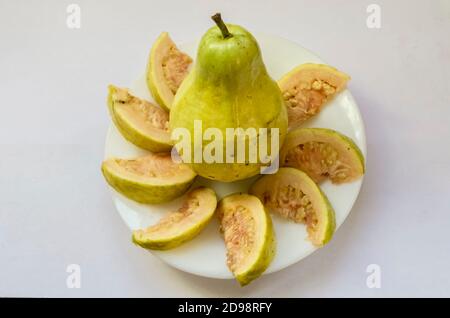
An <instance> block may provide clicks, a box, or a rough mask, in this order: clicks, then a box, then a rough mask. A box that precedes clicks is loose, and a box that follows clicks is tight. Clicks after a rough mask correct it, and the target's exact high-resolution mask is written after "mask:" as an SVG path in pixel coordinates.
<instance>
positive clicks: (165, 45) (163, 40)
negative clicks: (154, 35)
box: [147, 32, 192, 110]
mask: <svg viewBox="0 0 450 318" xmlns="http://www.w3.org/2000/svg"><path fill="white" fill-rule="evenodd" d="M191 63H192V58H191V57H189V55H187V54H185V53H183V52H181V51H180V50H179V49H178V48H177V46H176V45H175V43H174V42H173V41H172V39H171V38H170V37H169V34H168V33H167V32H163V33H161V35H160V36H159V37H158V39H156V41H155V43H154V44H153V47H152V49H151V52H150V57H149V61H148V65H147V86H148V88H149V90H150V92H151V93H152V95H153V97H154V98H155V100H156V102H157V103H158V104H159V105H160V106H161V107H163V108H165V109H166V110H170V108H171V106H172V101H173V98H174V96H175V93H176V92H177V90H178V87H180V85H181V83H182V81H183V80H184V78H185V77H186V75H187V74H188V72H189V66H190V65H191Z"/></svg>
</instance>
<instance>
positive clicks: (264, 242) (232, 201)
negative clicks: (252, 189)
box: [217, 194, 276, 286]
mask: <svg viewBox="0 0 450 318" xmlns="http://www.w3.org/2000/svg"><path fill="white" fill-rule="evenodd" d="M217 213H218V217H219V220H220V231H221V233H222V234H223V238H224V240H225V246H226V249H227V266H228V268H229V269H230V270H231V272H232V273H233V275H234V276H235V278H236V280H237V281H238V282H239V283H240V284H241V286H244V285H247V284H249V283H250V282H251V281H253V280H254V279H256V278H258V277H259V276H260V275H261V274H262V273H263V272H264V271H265V270H266V268H267V267H268V266H269V264H270V262H271V261H272V259H273V257H274V255H275V249H276V242H275V234H274V230H273V225H272V219H271V218H270V215H269V214H268V213H267V211H266V209H265V208H264V206H263V204H262V203H261V201H260V200H259V199H258V198H257V197H255V196H252V195H248V194H232V195H229V196H227V197H225V198H223V199H222V200H221V201H220V202H219V206H218V208H217Z"/></svg>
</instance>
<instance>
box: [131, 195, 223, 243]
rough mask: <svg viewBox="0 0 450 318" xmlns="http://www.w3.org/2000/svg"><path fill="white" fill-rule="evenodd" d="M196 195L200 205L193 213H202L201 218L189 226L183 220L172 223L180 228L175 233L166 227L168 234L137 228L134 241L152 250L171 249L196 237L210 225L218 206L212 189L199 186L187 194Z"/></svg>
mask: <svg viewBox="0 0 450 318" xmlns="http://www.w3.org/2000/svg"><path fill="white" fill-rule="evenodd" d="M194 195H195V196H196V198H198V199H199V205H198V207H196V210H195V211H194V212H193V213H195V214H196V215H195V217H199V215H200V219H198V220H195V222H193V223H191V224H188V226H186V223H182V222H178V224H177V223H172V224H171V225H173V226H179V227H180V228H179V229H178V231H177V232H176V233H175V234H174V233H170V230H171V229H167V228H166V230H167V231H166V236H164V235H163V234H164V233H163V234H161V233H159V235H158V234H156V235H155V234H154V233H151V232H150V231H149V229H151V228H152V227H149V228H147V229H144V230H135V231H133V235H132V241H133V243H135V244H136V245H139V246H141V247H143V248H146V249H150V250H169V249H173V248H175V247H178V246H180V245H181V244H183V243H185V242H188V241H190V240H192V239H194V238H195V237H196V236H197V235H198V234H199V233H200V232H201V231H202V230H203V229H204V228H205V227H206V225H208V223H209V222H210V220H211V219H212V217H213V216H214V212H215V210H216V207H217V197H216V194H215V192H214V191H213V190H212V189H210V188H205V187H199V188H196V189H194V190H192V191H190V192H189V193H188V194H187V196H188V198H189V197H190V196H194ZM188 217H189V216H188ZM180 223H181V224H180ZM167 232H169V233H167Z"/></svg>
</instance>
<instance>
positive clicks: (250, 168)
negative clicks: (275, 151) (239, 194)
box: [169, 24, 287, 182]
mask: <svg viewBox="0 0 450 318" xmlns="http://www.w3.org/2000/svg"><path fill="white" fill-rule="evenodd" d="M227 27H228V30H229V31H230V33H231V34H232V36H231V37H229V38H224V37H223V35H222V33H221V31H220V29H219V28H218V27H212V28H211V29H209V30H208V31H207V32H206V34H205V35H204V36H203V38H202V40H201V42H200V44H199V47H198V53H197V59H196V64H195V65H194V67H193V70H192V71H191V72H190V73H189V75H188V76H187V77H186V79H185V80H184V81H183V83H182V84H181V86H180V88H179V90H178V92H177V94H176V95H175V99H174V102H173V105H172V108H171V112H170V121H169V125H170V129H171V131H173V130H174V129H176V128H186V129H188V131H189V132H190V133H191V149H194V138H193V136H194V120H201V121H202V129H203V131H205V130H206V129H207V128H217V129H219V130H220V131H221V132H222V136H224V138H225V136H226V134H225V129H226V128H237V127H240V128H243V129H247V128H250V127H253V128H255V129H256V130H257V131H258V129H259V128H279V134H280V140H279V145H280V147H281V145H282V143H283V140H284V137H285V135H286V130H287V113H286V109H285V106H284V101H283V98H282V95H281V91H280V89H279V87H278V84H277V83H276V82H275V81H274V80H272V79H271V78H270V76H269V75H268V73H267V70H266V67H265V65H264V63H263V60H262V57H261V51H260V49H259V46H258V43H257V42H256V40H255V38H254V37H253V36H252V35H251V34H250V33H249V32H248V31H246V30H245V29H244V28H242V27H240V26H237V25H231V24H227ZM269 141H270V139H269ZM208 143H210V141H208V140H205V141H203V149H204V146H205V145H207V144H208ZM225 146H226V142H225V140H223V154H225V153H226V152H225ZM246 147H247V148H248V144H247V146H246ZM192 153H193V151H192ZM246 153H248V151H247V152H246ZM224 161H225V160H224ZM191 162H193V160H191ZM191 165H192V168H193V169H194V170H195V171H196V172H197V173H198V174H199V175H201V176H203V177H205V178H208V179H213V180H218V181H225V182H231V181H236V180H240V179H245V178H249V177H251V176H254V175H256V174H258V173H259V172H260V167H261V163H260V162H256V163H248V164H245V163H214V164H210V163H206V162H201V163H191Z"/></svg>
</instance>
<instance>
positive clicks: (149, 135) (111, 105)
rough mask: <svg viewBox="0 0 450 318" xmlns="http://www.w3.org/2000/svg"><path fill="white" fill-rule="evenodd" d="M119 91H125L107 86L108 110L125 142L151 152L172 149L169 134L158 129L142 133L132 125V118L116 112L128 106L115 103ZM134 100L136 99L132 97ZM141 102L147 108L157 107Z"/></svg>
mask: <svg viewBox="0 0 450 318" xmlns="http://www.w3.org/2000/svg"><path fill="white" fill-rule="evenodd" d="M120 90H122V91H124V90H125V89H123V88H119V87H117V86H114V85H109V86H108V100H107V105H108V110H109V113H110V115H111V119H112V121H113V123H114V125H115V126H116V128H117V130H119V132H120V133H121V135H122V136H123V137H124V138H125V139H126V140H128V141H129V142H131V143H132V144H134V145H136V146H137V147H139V148H142V149H145V150H149V151H152V152H169V151H170V150H171V149H172V142H171V140H170V133H169V132H168V131H162V130H161V131H158V129H156V128H153V129H152V128H150V129H147V131H143V130H142V129H141V130H140V129H139V128H138V127H137V126H136V125H135V124H134V123H133V118H128V117H127V116H126V115H125V114H124V113H123V112H120V110H118V108H119V107H127V106H129V105H126V104H118V103H117V98H116V93H117V92H118V91H120ZM128 94H129V93H128ZM130 95H131V94H130ZM134 98H137V97H135V96H134ZM141 102H142V103H146V104H147V106H148V107H157V106H155V105H152V104H151V103H149V102H147V101H144V100H141ZM148 130H150V131H148ZM151 130H153V131H151Z"/></svg>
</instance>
